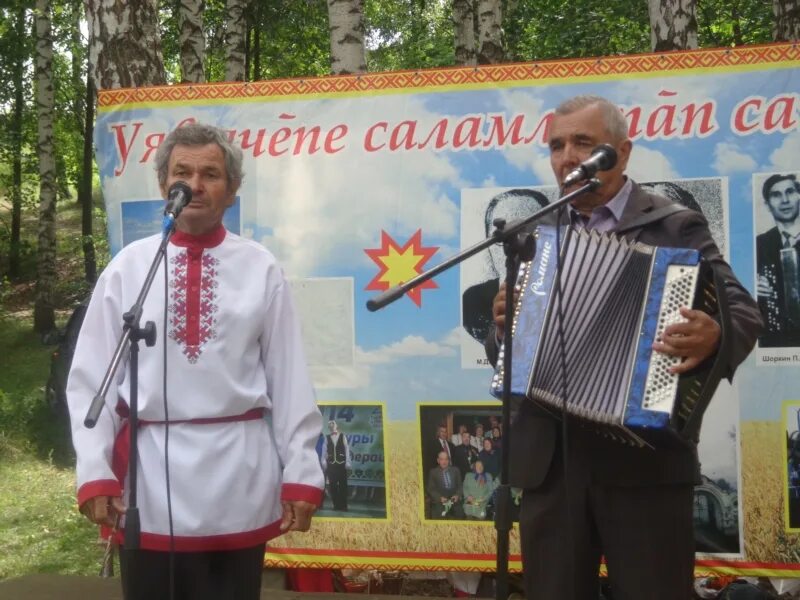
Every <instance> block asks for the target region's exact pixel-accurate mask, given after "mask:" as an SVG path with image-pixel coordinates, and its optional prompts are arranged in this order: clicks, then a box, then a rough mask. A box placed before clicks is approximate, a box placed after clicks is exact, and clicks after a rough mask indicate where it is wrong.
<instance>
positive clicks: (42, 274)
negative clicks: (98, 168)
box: [33, 0, 56, 334]
mask: <svg viewBox="0 0 800 600" xmlns="http://www.w3.org/2000/svg"><path fill="white" fill-rule="evenodd" d="M50 8H51V7H50V0H36V72H35V73H36V112H37V116H38V144H37V153H38V155H39V236H38V248H37V255H36V271H37V273H36V300H35V301H34V307H33V329H34V331H36V332H37V333H39V334H47V333H49V332H51V331H53V330H54V329H55V325H56V322H55V310H54V306H55V301H54V300H55V299H54V295H55V284H56V223H55V219H56V160H55V152H54V148H53V120H54V115H53V105H54V93H53V35H52V30H51V26H50Z"/></svg>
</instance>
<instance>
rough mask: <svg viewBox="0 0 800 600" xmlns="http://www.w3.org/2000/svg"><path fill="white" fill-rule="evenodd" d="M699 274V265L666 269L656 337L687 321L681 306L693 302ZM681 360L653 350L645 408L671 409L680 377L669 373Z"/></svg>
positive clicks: (656, 409)
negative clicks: (670, 327) (675, 324)
mask: <svg viewBox="0 0 800 600" xmlns="http://www.w3.org/2000/svg"><path fill="white" fill-rule="evenodd" d="M697 274H698V267H697V266H687V265H671V266H670V267H668V268H667V275H666V281H665V283H664V294H663V296H662V299H661V310H660V311H659V314H658V325H657V327H656V339H657V340H660V339H661V337H662V335H663V334H664V330H665V329H666V328H667V326H669V325H672V324H673V323H678V322H682V321H685V319H684V318H683V317H682V316H681V314H680V308H681V307H682V306H691V305H692V300H693V298H694V293H695V285H696V283H697ZM680 362H681V358H680V357H677V356H669V355H667V354H662V353H660V352H653V356H652V357H651V359H650V366H649V367H648V370H647V379H646V382H645V390H644V397H643V399H642V407H643V408H646V409H648V410H653V411H658V412H664V413H667V414H669V413H671V412H672V409H673V406H674V404H675V395H676V391H677V387H678V379H679V376H678V375H677V374H673V373H670V372H669V369H670V368H671V367H673V366H675V365H677V364H678V363H680Z"/></svg>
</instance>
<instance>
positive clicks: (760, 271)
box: [753, 173, 800, 348]
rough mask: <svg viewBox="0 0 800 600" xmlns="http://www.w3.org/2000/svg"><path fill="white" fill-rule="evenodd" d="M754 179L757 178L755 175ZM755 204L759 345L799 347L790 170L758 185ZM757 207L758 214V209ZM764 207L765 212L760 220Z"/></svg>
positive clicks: (799, 207) (798, 227)
mask: <svg viewBox="0 0 800 600" xmlns="http://www.w3.org/2000/svg"><path fill="white" fill-rule="evenodd" d="M756 177H757V176H756ZM753 188H754V195H755V193H756V192H755V191H756V190H760V198H754V204H755V205H756V227H757V228H756V231H757V232H759V233H758V235H757V236H756V294H757V298H758V307H759V309H761V314H762V316H763V318H764V324H765V327H766V329H765V331H764V334H763V335H762V336H761V337H760V338H759V346H760V347H762V348H768V347H794V346H799V345H800V274H799V273H798V248H800V219H798V215H800V182H798V181H797V174H796V173H774V174H772V175H769V176H768V177H766V179H764V180H763V182H762V183H761V184H760V186H759V185H758V181H757V179H756V178H754V185H753ZM759 209H761V210H760V213H759ZM764 209H766V211H768V213H769V216H770V217H771V218H770V217H767V218H766V219H760V218H759V216H761V215H763V214H764Z"/></svg>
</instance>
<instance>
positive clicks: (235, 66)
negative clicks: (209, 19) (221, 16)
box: [225, 0, 247, 81]
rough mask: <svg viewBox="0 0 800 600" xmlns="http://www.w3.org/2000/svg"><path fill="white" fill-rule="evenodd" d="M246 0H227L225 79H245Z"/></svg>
mask: <svg viewBox="0 0 800 600" xmlns="http://www.w3.org/2000/svg"><path fill="white" fill-rule="evenodd" d="M246 8H247V2H246V0H227V3H226V9H225V11H226V15H227V17H226V21H225V81H244V76H245V72H244V58H245V36H246V35H247V20H246V19H245V9H246Z"/></svg>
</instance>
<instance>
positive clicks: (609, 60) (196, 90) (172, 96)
mask: <svg viewBox="0 0 800 600" xmlns="http://www.w3.org/2000/svg"><path fill="white" fill-rule="evenodd" d="M797 66H800V46H799V45H798V44H797V43H777V44H766V45H759V46H742V47H738V48H711V49H703V50H691V51H685V52H663V53H651V54H633V55H625V56H608V57H601V58H581V59H565V60H550V61H538V62H531V63H510V64H501V65H480V66H475V67H448V68H438V69H420V70H416V71H392V72H385V73H367V74H363V75H340V76H329V77H312V78H296V79H275V80H269V81H255V82H218V83H205V84H175V85H163V86H153V87H141V88H124V89H115V90H100V92H99V93H98V100H97V104H98V112H101V113H103V112H112V111H115V110H130V109H135V108H152V107H155V106H159V107H177V106H189V105H215V104H236V103H252V102H275V101H285V100H290V99H294V100H304V99H305V100H314V99H320V98H341V97H348V96H364V95H371V94H374V95H385V94H398V93H412V92H420V91H431V92H434V91H435V92H441V91H447V90H455V89H459V90H465V89H481V88H498V87H518V86H531V85H545V84H547V85H558V84H574V83H577V82H582V83H585V82H589V81H602V80H610V79H618V78H627V79H630V78H645V77H648V78H649V77H663V76H664V75H666V74H670V73H671V74H681V75H685V74H687V73H710V72H726V71H747V70H756V69H765V68H775V69H783V68H792V67H797Z"/></svg>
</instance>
